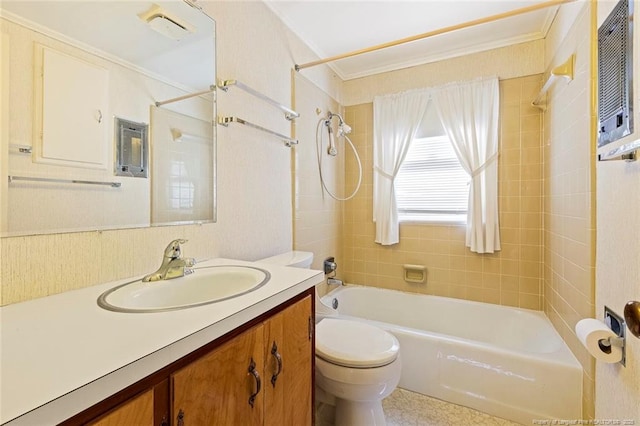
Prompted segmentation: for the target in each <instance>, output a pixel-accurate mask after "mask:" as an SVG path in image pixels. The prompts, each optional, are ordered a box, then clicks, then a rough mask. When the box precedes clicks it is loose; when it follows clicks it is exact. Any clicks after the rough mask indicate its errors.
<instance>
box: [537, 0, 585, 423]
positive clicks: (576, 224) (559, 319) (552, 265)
mask: <svg viewBox="0 0 640 426" xmlns="http://www.w3.org/2000/svg"><path fill="white" fill-rule="evenodd" d="M590 25H591V9H590V8H589V7H585V8H584V9H583V10H582V12H581V13H580V14H579V15H578V17H577V20H576V21H575V23H574V24H573V27H572V28H571V29H570V31H569V32H568V33H567V36H566V37H564V38H563V39H562V40H561V41H560V44H559V45H558V46H549V47H548V49H549V50H551V51H555V52H556V54H555V56H554V59H553V61H552V63H551V65H550V68H553V67H555V66H557V65H558V64H561V63H563V62H564V61H565V60H566V59H567V58H568V57H569V56H570V55H571V54H575V55H576V63H575V77H574V79H573V81H571V82H570V83H568V84H567V82H566V81H563V82H558V83H557V84H556V85H554V86H553V87H552V90H551V92H550V93H549V98H550V101H549V104H548V109H547V111H546V113H545V117H544V122H545V129H544V140H545V143H544V163H545V170H544V178H545V179H544V194H545V197H544V240H545V248H544V268H545V271H544V295H545V299H544V310H545V313H546V314H547V316H548V317H549V319H551V322H552V323H553V325H554V326H555V328H556V329H557V330H558V332H559V333H560V335H561V336H562V338H563V339H564V341H565V342H566V343H567V345H568V346H569V348H571V351H572V352H573V354H574V355H575V356H576V358H578V360H579V361H580V363H581V364H582V366H583V368H584V378H583V417H585V418H593V416H594V408H593V407H594V378H595V362H594V359H593V358H592V357H591V356H589V354H588V352H587V351H586V349H585V348H584V347H583V346H582V345H581V344H580V342H579V341H578V339H577V337H576V335H575V332H574V327H575V325H576V323H577V322H578V321H579V320H580V319H582V318H588V317H593V316H594V315H595V312H594V299H595V296H594V294H595V186H594V184H593V180H594V179H595V171H594V164H595V143H594V142H593V137H594V135H592V131H591V128H592V126H591V120H592V110H591V83H592V81H591V79H592V78H593V74H592V72H591V69H590V67H591V48H592V46H591V26H590ZM552 31H553V28H552Z"/></svg>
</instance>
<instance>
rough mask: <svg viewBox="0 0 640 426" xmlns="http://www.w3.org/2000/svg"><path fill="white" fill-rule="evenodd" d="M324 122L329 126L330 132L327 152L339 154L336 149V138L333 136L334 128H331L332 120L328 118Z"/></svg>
mask: <svg viewBox="0 0 640 426" xmlns="http://www.w3.org/2000/svg"><path fill="white" fill-rule="evenodd" d="M324 124H325V126H327V131H328V132H329V146H328V147H327V154H329V155H331V156H332V157H335V156H336V155H338V150H337V149H336V138H335V136H333V130H331V121H330V120H326V121H325V122H324Z"/></svg>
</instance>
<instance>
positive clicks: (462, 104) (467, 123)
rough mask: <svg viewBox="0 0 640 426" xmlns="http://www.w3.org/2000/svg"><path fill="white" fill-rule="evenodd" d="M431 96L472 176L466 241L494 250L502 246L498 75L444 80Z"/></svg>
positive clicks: (477, 249)
mask: <svg viewBox="0 0 640 426" xmlns="http://www.w3.org/2000/svg"><path fill="white" fill-rule="evenodd" d="M432 96H433V103H434V106H435V108H436V110H437V112H438V116H439V117H440V120H441V121H442V126H443V127H444V129H445V131H446V133H447V136H448V137H449V139H450V140H451V142H452V143H453V147H454V150H455V152H456V155H457V156H458V159H459V160H460V164H461V165H462V167H463V168H464V169H465V170H466V171H467V173H469V176H471V183H470V188H469V209H468V213H467V236H466V245H467V247H469V248H470V249H471V251H474V252H477V253H493V252H494V251H496V250H500V231H499V227H498V162H497V158H498V111H499V98H500V95H499V88H498V79H497V78H491V79H483V80H474V81H469V82H462V83H452V84H448V85H445V86H442V87H440V88H438V89H435V90H434V91H433V92H432Z"/></svg>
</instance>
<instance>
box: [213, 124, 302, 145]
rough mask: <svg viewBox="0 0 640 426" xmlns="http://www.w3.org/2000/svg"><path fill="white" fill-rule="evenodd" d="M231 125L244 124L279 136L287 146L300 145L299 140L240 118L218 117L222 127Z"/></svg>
mask: <svg viewBox="0 0 640 426" xmlns="http://www.w3.org/2000/svg"><path fill="white" fill-rule="evenodd" d="M229 123H238V124H244V125H245V126H249V127H253V128H254V129H257V130H260V131H263V132H266V133H269V134H271V135H274V136H277V137H279V138H280V139H282V140H283V141H284V144H285V146H288V147H291V146H292V145H297V144H298V140H297V139H292V138H290V137H288V136H285V135H283V134H281V133H278V132H274V131H273V130H270V129H267V128H266V127H262V126H259V125H257V124H253V123H250V122H248V121H247V120H243V119H242V118H238V117H218V124H220V125H222V126H225V127H227V126H229Z"/></svg>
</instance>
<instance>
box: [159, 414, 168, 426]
mask: <svg viewBox="0 0 640 426" xmlns="http://www.w3.org/2000/svg"><path fill="white" fill-rule="evenodd" d="M160 426H169V422H168V421H167V416H162V420H160Z"/></svg>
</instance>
